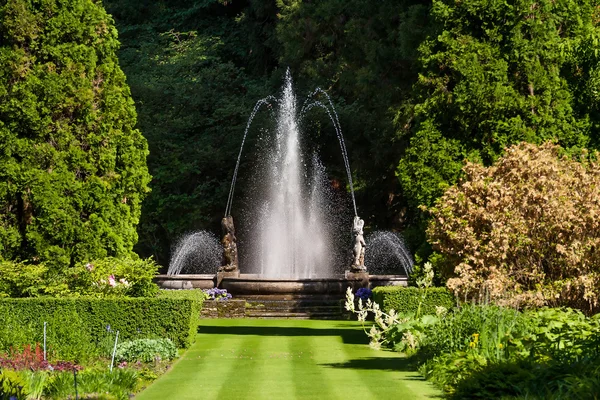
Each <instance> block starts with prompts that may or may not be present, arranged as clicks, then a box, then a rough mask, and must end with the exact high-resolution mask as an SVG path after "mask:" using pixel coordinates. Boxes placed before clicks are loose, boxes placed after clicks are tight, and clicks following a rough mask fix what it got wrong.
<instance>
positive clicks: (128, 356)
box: [115, 339, 177, 362]
mask: <svg viewBox="0 0 600 400" xmlns="http://www.w3.org/2000/svg"><path fill="white" fill-rule="evenodd" d="M115 357H116V359H117V360H119V361H127V362H132V361H142V362H151V361H154V360H172V359H174V358H176V357H177V347H175V345H174V344H173V342H172V341H171V340H169V339H136V340H130V341H127V342H122V343H119V345H118V346H117V352H116V355H115Z"/></svg>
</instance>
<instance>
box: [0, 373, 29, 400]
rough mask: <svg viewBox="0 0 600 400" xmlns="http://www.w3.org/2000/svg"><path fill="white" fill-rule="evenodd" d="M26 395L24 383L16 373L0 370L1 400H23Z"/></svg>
mask: <svg viewBox="0 0 600 400" xmlns="http://www.w3.org/2000/svg"><path fill="white" fill-rule="evenodd" d="M28 395H29V393H28V392H27V390H26V389H25V382H24V381H23V379H21V378H20V377H19V375H18V374H17V373H16V372H14V371H7V370H0V399H1V400H25V399H27V396H28Z"/></svg>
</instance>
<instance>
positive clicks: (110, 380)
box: [43, 368, 138, 400]
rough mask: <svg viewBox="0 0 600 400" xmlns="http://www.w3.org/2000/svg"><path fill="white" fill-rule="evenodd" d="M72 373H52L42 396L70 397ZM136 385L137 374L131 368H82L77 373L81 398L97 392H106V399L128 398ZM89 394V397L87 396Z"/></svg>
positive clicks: (73, 392)
mask: <svg viewBox="0 0 600 400" xmlns="http://www.w3.org/2000/svg"><path fill="white" fill-rule="evenodd" d="M73 380H74V377H73V373H72V372H61V373H55V374H52V376H50V377H49V379H47V383H46V386H45V387H44V390H43V394H44V398H47V399H56V400H62V399H72V398H74V396H75V390H74V385H73V383H74V382H73ZM137 385H138V374H137V372H136V371H134V370H131V369H121V368H115V369H114V370H113V371H112V372H111V371H106V370H94V369H89V370H84V371H81V372H80V373H78V374H77V388H78V392H79V395H80V396H82V398H96V397H95V396H98V394H104V395H106V394H108V396H106V397H101V398H108V399H119V400H121V399H122V400H126V399H129V398H130V396H131V394H132V393H133V392H134V391H135V390H136V388H137ZM88 396H90V397H88Z"/></svg>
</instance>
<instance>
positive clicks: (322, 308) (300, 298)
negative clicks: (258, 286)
mask: <svg viewBox="0 0 600 400" xmlns="http://www.w3.org/2000/svg"><path fill="white" fill-rule="evenodd" d="M240 297H241V298H243V299H244V300H246V318H263V319H265V318H294V319H333V320H335V319H346V318H345V310H344V303H343V299H342V297H340V296H334V295H280V296H277V295H269V296H260V295H254V296H252V295H246V296H240Z"/></svg>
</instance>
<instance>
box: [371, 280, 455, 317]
mask: <svg viewBox="0 0 600 400" xmlns="http://www.w3.org/2000/svg"><path fill="white" fill-rule="evenodd" d="M425 290H426V289H419V288H417V287H399V286H380V287H376V288H375V289H373V300H374V301H375V302H377V303H378V304H379V306H380V307H381V309H382V310H383V311H384V312H386V313H387V312H389V311H390V310H391V309H393V310H395V311H396V312H399V313H416V312H417V308H418V307H419V302H421V300H422V297H423V292H424V291H425ZM455 305H456V300H455V299H454V296H453V295H452V293H450V292H449V291H448V289H446V288H439V287H436V288H429V289H427V295H426V297H425V299H424V300H423V304H421V315H426V314H435V307H436V306H444V307H446V308H448V309H450V308H452V307H454V306H455Z"/></svg>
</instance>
